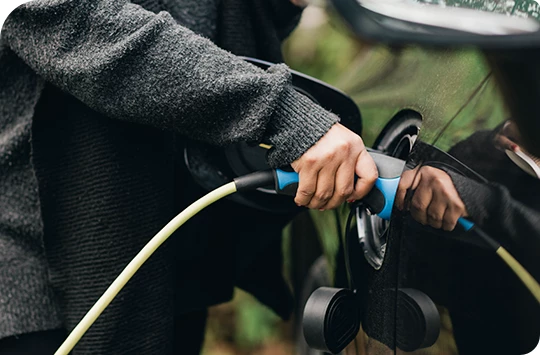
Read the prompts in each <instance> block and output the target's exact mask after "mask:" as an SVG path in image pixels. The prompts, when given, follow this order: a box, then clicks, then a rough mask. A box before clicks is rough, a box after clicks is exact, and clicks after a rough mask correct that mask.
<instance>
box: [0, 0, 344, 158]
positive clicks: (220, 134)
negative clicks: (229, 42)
mask: <svg viewBox="0 0 540 355" xmlns="http://www.w3.org/2000/svg"><path fill="white" fill-rule="evenodd" d="M2 40H3V42H4V43H5V44H7V46H8V47H9V48H10V49H11V50H13V51H14V52H15V53H16V54H17V55H18V56H19V57H20V58H22V59H23V60H24V61H25V62H26V63H27V64H28V65H29V66H30V67H31V68H32V69H33V70H34V71H35V72H36V73H38V74H39V75H40V76H42V77H43V78H44V79H45V80H47V81H49V82H51V83H53V84H54V85H56V86H58V87H60V88H61V89H63V90H64V91H67V92H68V93H70V94H72V95H73V96H75V97H77V98H78V99H79V100H81V101H82V102H84V103H85V104H86V105H88V106H89V107H91V108H93V109H95V110H97V111H100V112H102V113H104V114H105V115H107V116H109V117H113V118H118V119H123V120H129V121H132V122H136V123H142V124H149V125H152V126H155V127H159V128H162V129H168V130H174V131H177V132H180V133H182V134H184V135H186V136H189V137H192V138H196V139H199V140H205V141H207V142H211V143H214V144H216V143H217V144H228V143H232V142H236V141H241V140H243V141H250V142H260V141H266V142H268V143H271V144H273V145H274V146H275V149H274V150H273V151H272V152H271V153H270V155H269V161H270V163H271V164H273V165H281V164H286V163H290V162H291V161H293V160H294V159H296V158H298V157H299V156H300V155H301V154H302V153H303V152H305V151H306V150H307V149H308V148H309V147H310V146H312V145H313V144H314V143H315V142H316V141H317V140H318V139H319V138H320V137H321V136H323V135H324V133H326V132H327V131H328V130H329V129H330V127H331V126H332V125H333V124H334V123H335V122H336V121H337V117H336V116H334V115H332V114H330V113H328V112H326V111H324V110H323V109H322V108H320V107H319V106H317V105H315V104H313V103H311V102H310V101H309V100H307V99H305V98H304V97H302V96H301V95H299V94H297V93H296V92H294V90H293V89H292V88H291V86H290V84H289V80H290V75H289V73H288V70H287V68H286V67H285V66H284V65H278V66H275V67H273V68H271V69H270V70H268V71H267V72H264V71H262V70H260V69H258V68H255V67H254V66H252V65H250V64H247V63H244V62H243V61H242V60H240V59H238V58H236V57H235V56H233V55H231V54H230V53H228V52H226V51H223V50H221V49H219V48H218V47H217V46H215V45H214V44H212V43H211V42H210V41H208V40H206V39H204V38H202V37H200V36H198V35H196V34H194V33H193V32H191V31H190V30H188V29H186V28H184V27H182V26H180V25H178V24H177V23H176V22H175V21H174V20H173V19H172V18H171V17H170V15H168V14H167V13H165V12H162V13H160V14H157V15H155V14H153V13H151V12H148V11H145V10H144V9H142V8H141V7H140V6H137V5H134V4H131V3H129V2H127V1H123V0H80V1H68V0H48V1H45V0H43V1H33V2H30V3H28V4H25V5H23V6H21V7H19V8H17V9H16V10H15V11H14V12H13V13H12V14H11V15H10V17H9V18H8V19H7V20H6V23H5V26H4V29H3V31H2ZM305 127H310V128H311V129H310V130H309V132H306V129H305Z"/></svg>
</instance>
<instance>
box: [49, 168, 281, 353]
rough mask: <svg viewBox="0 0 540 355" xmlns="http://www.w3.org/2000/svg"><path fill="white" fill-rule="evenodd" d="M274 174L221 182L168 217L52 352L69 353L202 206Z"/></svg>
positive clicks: (271, 179) (262, 183)
mask: <svg viewBox="0 0 540 355" xmlns="http://www.w3.org/2000/svg"><path fill="white" fill-rule="evenodd" d="M273 183H274V175H273V173H272V171H260V172H256V173H253V174H249V175H245V176H242V177H239V178H237V179H235V180H234V181H233V182H230V183H228V184H226V185H223V186H221V187H219V188H217V189H215V190H214V191H212V192H210V193H208V194H206V195H205V196H203V197H201V198H200V199H198V200H197V201H195V202H194V203H192V204H191V205H190V206H189V207H188V208H186V209H185V210H184V211H182V212H181V213H180V214H179V215H178V216H176V217H175V218H174V219H173V220H171V221H170V222H169V223H167V225H166V226H165V227H163V229H161V230H160V231H159V232H158V234H156V235H155V236H154V237H153V238H152V239H151V240H150V241H149V242H148V243H147V244H146V245H145V246H144V248H143V249H142V250H141V251H140V252H139V253H138V254H137V255H136V256H135V258H133V260H131V262H130V263H129V264H128V265H127V266H126V267H125V268H124V270H123V271H122V272H121V273H120V275H118V277H117V278H116V279H115V280H114V281H113V283H112V284H111V285H110V286H109V288H107V290H106V291H105V293H103V295H102V296H101V297H100V298H99V299H98V300H97V302H96V303H95V304H94V305H93V306H92V308H90V310H89V311H88V312H87V313H86V315H85V316H84V317H83V318H82V319H81V321H80V322H79V324H77V326H76V327H75V328H74V329H73V330H72V331H71V333H70V334H69V335H68V337H67V338H66V340H65V341H64V342H63V343H62V345H61V346H60V347H59V348H58V350H56V352H55V353H54V354H55V355H68V354H69V352H70V351H71V350H72V349H73V348H74V347H75V345H77V343H78V342H79V340H80V339H81V338H82V336H83V335H84V334H85V333H86V331H87V330H88V328H90V327H91V326H92V324H94V322H95V321H96V319H97V318H98V317H99V316H100V315H101V314H102V313H103V311H104V310H105V308H107V306H108V305H109V304H110V303H111V302H112V300H113V299H114V298H115V297H116V295H118V293H119V292H120V291H121V290H122V288H124V286H125V285H126V284H127V283H128V281H129V280H130V279H131V278H132V277H133V275H134V274H135V273H136V272H137V271H138V270H139V268H140V267H141V266H142V265H143V264H144V263H145V262H146V260H148V258H150V256H152V254H153V253H154V252H155V251H156V250H157V248H159V247H160V246H161V245H162V244H163V243H164V242H165V241H166V240H167V239H168V238H169V237H170V236H171V234H173V233H174V232H175V231H176V230H177V229H178V228H179V227H180V226H181V225H183V224H184V223H186V222H187V221H188V220H189V219H190V218H191V217H193V216H195V215H196V214H197V213H199V212H200V211H201V210H203V209H204V208H206V207H208V206H210V205H211V204H213V203H214V202H216V201H218V200H221V199H222V198H224V197H226V196H228V195H231V194H233V193H235V192H237V191H242V190H250V189H255V188H258V187H263V186H267V185H273Z"/></svg>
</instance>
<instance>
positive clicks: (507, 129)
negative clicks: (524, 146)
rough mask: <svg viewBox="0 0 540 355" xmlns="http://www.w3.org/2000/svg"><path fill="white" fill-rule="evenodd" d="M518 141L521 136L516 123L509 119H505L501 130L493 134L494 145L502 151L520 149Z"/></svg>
mask: <svg viewBox="0 0 540 355" xmlns="http://www.w3.org/2000/svg"><path fill="white" fill-rule="evenodd" d="M520 142H521V136H520V134H519V130H518V128H517V125H516V124H515V123H514V122H513V121H511V120H508V121H506V122H505V123H504V125H503V127H502V128H501V130H500V131H499V132H497V134H496V135H495V146H496V147H497V148H499V149H500V150H503V151H504V150H510V151H512V152H516V151H518V150H520V147H519V144H520Z"/></svg>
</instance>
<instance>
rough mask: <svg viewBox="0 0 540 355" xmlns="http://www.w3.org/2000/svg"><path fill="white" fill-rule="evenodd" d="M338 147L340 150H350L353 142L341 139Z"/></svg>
mask: <svg viewBox="0 0 540 355" xmlns="http://www.w3.org/2000/svg"><path fill="white" fill-rule="evenodd" d="M336 147H337V149H339V150H340V151H346V152H348V151H349V150H350V149H351V147H352V143H351V142H350V141H348V140H341V141H339V142H337V144H336Z"/></svg>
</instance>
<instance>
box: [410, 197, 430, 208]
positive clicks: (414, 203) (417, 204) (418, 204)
mask: <svg viewBox="0 0 540 355" xmlns="http://www.w3.org/2000/svg"><path fill="white" fill-rule="evenodd" d="M426 208H427V206H426V205H425V204H424V203H422V202H421V201H418V200H417V199H413V200H412V202H411V209H412V210H414V211H425V210H426Z"/></svg>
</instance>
